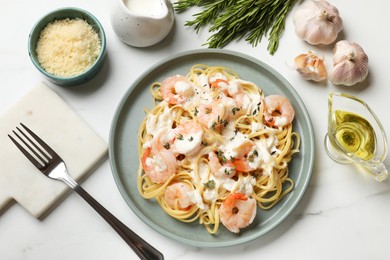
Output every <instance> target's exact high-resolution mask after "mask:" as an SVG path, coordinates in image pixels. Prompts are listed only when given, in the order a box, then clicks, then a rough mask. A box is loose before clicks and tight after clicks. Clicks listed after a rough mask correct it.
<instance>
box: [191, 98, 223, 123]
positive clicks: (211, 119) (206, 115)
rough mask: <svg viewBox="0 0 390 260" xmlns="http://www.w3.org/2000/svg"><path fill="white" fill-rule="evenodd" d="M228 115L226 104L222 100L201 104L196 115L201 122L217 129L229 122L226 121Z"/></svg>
mask: <svg viewBox="0 0 390 260" xmlns="http://www.w3.org/2000/svg"><path fill="white" fill-rule="evenodd" d="M226 115H227V114H226V113H225V106H224V104H223V103H222V102H220V101H216V102H213V103H210V104H201V105H200V106H199V107H198V108H197V115H196V117H197V118H198V121H199V123H200V124H202V125H203V126H205V127H207V128H210V129H213V130H215V129H218V128H220V127H221V126H223V125H224V124H225V123H226V122H227V121H225V119H226Z"/></svg>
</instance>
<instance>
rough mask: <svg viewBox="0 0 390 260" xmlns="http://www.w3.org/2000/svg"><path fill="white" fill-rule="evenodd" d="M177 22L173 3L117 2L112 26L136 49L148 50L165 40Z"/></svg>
mask: <svg viewBox="0 0 390 260" xmlns="http://www.w3.org/2000/svg"><path fill="white" fill-rule="evenodd" d="M173 22H174V10H173V5H172V3H171V2H170V1H169V0H115V1H114V2H113V5H112V9H111V25H112V28H113V30H114V32H115V33H116V34H117V36H118V37H119V38H120V39H121V40H122V41H123V42H125V43H126V44H128V45H131V46H134V47H147V46H151V45H154V44H156V43H158V42H160V41H161V40H163V39H164V38H165V37H166V36H167V35H168V33H169V32H170V31H171V29H172V26H173Z"/></svg>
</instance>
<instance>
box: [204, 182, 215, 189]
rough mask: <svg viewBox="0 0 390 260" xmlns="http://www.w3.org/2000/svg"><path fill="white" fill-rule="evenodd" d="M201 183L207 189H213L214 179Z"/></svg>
mask: <svg viewBox="0 0 390 260" xmlns="http://www.w3.org/2000/svg"><path fill="white" fill-rule="evenodd" d="M203 185H204V186H205V187H206V188H207V189H209V190H213V189H214V188H215V181H214V180H209V181H208V182H206V183H203Z"/></svg>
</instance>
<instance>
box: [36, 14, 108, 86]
mask: <svg viewBox="0 0 390 260" xmlns="http://www.w3.org/2000/svg"><path fill="white" fill-rule="evenodd" d="M105 46H106V43H105V33H104V30H103V27H102V26H101V24H100V23H99V21H98V20H97V19H96V18H95V17H94V16H93V15H92V14H90V13H88V12H86V11H84V10H81V9H77V8H62V9H58V10H55V11H53V12H51V13H49V14H47V15H46V16H44V17H43V18H41V20H40V21H39V22H38V23H37V24H36V25H35V26H34V28H33V29H32V32H31V34H30V37H29V54H30V58H31V60H32V62H33V64H34V65H35V67H36V68H37V69H38V70H39V71H40V72H41V73H43V74H44V75H45V76H46V77H47V78H48V79H49V80H51V81H52V82H54V83H56V84H58V85H63V86H69V85H78V84H82V83H85V82H87V81H88V80H90V79H91V78H93V77H94V76H96V74H97V73H98V72H99V71H100V69H101V67H102V65H103V62H104V57H105Z"/></svg>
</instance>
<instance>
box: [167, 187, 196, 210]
mask: <svg viewBox="0 0 390 260" xmlns="http://www.w3.org/2000/svg"><path fill="white" fill-rule="evenodd" d="M192 191H193V189H192V188H191V187H190V186H189V185H187V184H185V183H183V182H176V183H173V184H171V185H169V186H168V187H167V189H166V190H165V193H164V198H165V201H166V202H167V204H168V206H169V207H171V208H172V209H187V208H188V207H189V206H191V205H194V203H193V202H192V201H191V199H190V196H189V193H190V192H192Z"/></svg>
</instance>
